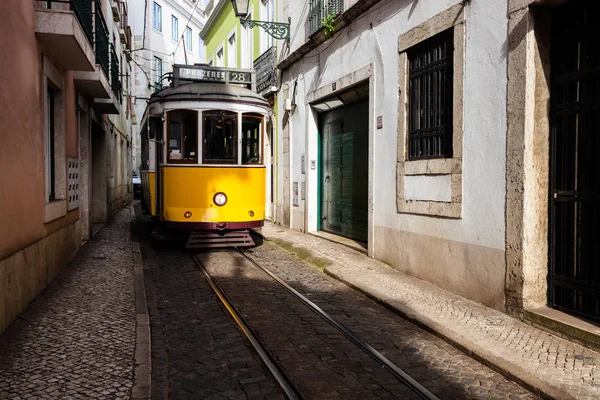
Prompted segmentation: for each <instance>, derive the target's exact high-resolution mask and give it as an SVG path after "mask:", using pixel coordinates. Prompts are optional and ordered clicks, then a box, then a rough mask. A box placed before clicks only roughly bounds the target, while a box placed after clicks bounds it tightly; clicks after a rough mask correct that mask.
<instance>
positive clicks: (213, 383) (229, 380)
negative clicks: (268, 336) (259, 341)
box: [134, 203, 285, 400]
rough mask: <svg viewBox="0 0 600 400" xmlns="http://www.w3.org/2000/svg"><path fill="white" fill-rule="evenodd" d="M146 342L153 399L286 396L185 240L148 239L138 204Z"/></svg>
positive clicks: (146, 224) (150, 226)
mask: <svg viewBox="0 0 600 400" xmlns="http://www.w3.org/2000/svg"><path fill="white" fill-rule="evenodd" d="M136 216H137V222H136V226H135V230H134V232H135V236H136V237H137V239H139V241H140V245H141V250H142V257H143V262H144V280H145V283H146V295H147V300H148V313H149V318H150V327H151V341H152V399H154V400H166V399H173V400H184V399H192V400H195V399H215V400H217V399H218V400H222V399H236V400H238V399H239V400H242V399H271V400H275V399H284V398H285V396H284V395H283V393H282V391H281V389H280V388H279V386H278V385H277V382H276V381H275V380H274V379H273V377H272V376H271V374H270V373H269V371H268V370H267V369H266V368H265V367H264V366H263V363H262V361H261V359H260V357H259V356H258V355H257V354H256V352H255V351H254V349H253V348H252V346H251V345H250V343H249V342H248V340H247V339H246V337H245V336H244V334H243V333H242V332H241V330H240V329H238V327H237V326H236V324H235V322H234V320H233V319H232V318H231V316H230V315H229V314H228V313H227V310H226V309H225V308H224V307H223V306H222V305H221V303H220V301H219V299H218V298H217V296H216V295H215V294H214V293H213V292H212V289H211V288H210V286H209V285H208V284H207V283H206V282H205V280H204V278H203V277H202V274H201V273H200V271H198V270H197V269H196V267H195V265H194V262H193V261H192V259H191V257H190V254H189V253H187V252H184V251H182V248H183V244H181V243H171V244H157V243H154V245H155V246H154V247H153V246H151V245H150V243H149V240H148V239H149V236H150V232H151V231H152V229H153V228H154V224H153V223H152V222H151V220H150V218H149V217H148V216H146V215H143V214H142V213H141V209H140V207H139V203H137V204H136Z"/></svg>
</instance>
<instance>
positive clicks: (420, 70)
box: [274, 0, 600, 341]
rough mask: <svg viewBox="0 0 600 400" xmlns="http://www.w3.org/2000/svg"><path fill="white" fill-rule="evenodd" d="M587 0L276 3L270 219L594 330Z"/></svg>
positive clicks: (598, 220) (536, 314)
mask: <svg viewBox="0 0 600 400" xmlns="http://www.w3.org/2000/svg"><path fill="white" fill-rule="evenodd" d="M592 3H593V2H589V1H579V0H560V1H552V0H523V1H522V0H500V1H493V2H490V1H469V0H462V1H458V0H435V1H434V0H425V1H413V0H402V1H378V0H328V1H310V2H308V3H307V4H306V7H305V4H303V3H296V2H288V3H287V4H284V5H283V6H282V7H281V9H280V10H279V15H278V17H279V20H280V21H283V20H286V19H287V18H288V17H291V19H292V26H291V32H292V34H291V41H290V49H289V52H288V53H287V54H286V55H285V56H284V57H282V61H281V62H280V63H279V65H278V67H279V69H280V70H282V76H283V78H282V82H283V86H282V97H283V98H284V99H285V100H283V101H280V102H279V104H278V107H279V111H280V112H281V113H282V114H281V115H282V116H283V117H282V119H281V135H280V137H279V143H278V147H277V149H278V159H279V160H280V163H279V165H278V174H277V176H278V179H279V182H278V185H277V187H278V189H279V190H278V192H277V196H276V207H275V213H274V221H275V222H276V223H280V224H283V225H286V226H290V227H291V228H293V229H297V230H301V231H305V232H313V233H318V232H325V235H331V234H333V235H337V237H341V238H343V240H345V241H346V242H347V241H348V239H350V240H353V241H355V242H358V244H360V245H362V247H364V248H365V249H366V252H368V254H369V255H370V256H372V257H375V258H377V259H380V260H382V261H384V262H386V263H388V264H390V265H391V266H393V267H394V268H396V269H398V270H400V271H403V272H406V273H408V274H410V275H413V276H416V277H418V278H421V279H424V280H427V281H429V282H432V283H434V284H435V285H437V286H439V287H441V288H444V289H446V290H449V291H451V292H454V293H457V294H460V295H462V296H465V297H467V298H469V299H472V300H475V301H478V302H480V303H483V304H485V305H487V306H490V307H493V308H495V309H498V310H502V311H505V312H508V313H510V314H513V315H516V316H519V317H522V318H525V319H528V320H530V321H532V323H535V324H539V325H546V326H548V329H551V330H553V331H562V332H563V333H564V334H566V335H572V334H573V332H583V333H581V335H579V337H580V339H581V340H584V341H589V340H590V339H588V338H590V337H595V338H596V339H591V341H594V340H597V331H596V330H595V328H593V326H592V325H590V324H588V323H587V322H586V321H596V322H598V321H599V320H600V274H599V273H598V272H597V271H599V270H600V265H598V260H600V248H599V247H598V245H597V244H598V241H599V240H600V239H599V238H600V211H598V206H597V205H598V204H599V196H600V181H599V180H598V179H597V177H598V173H597V171H598V170H599V168H600V164H599V162H598V157H597V156H595V155H594V150H593V149H595V148H596V147H597V146H596V144H597V143H598V142H597V140H598V139H597V137H598V136H597V134H596V133H595V132H596V130H595V129H596V128H595V127H597V126H598V117H597V115H598V109H599V107H600V95H599V94H598V91H597V85H596V83H594V82H597V79H598V74H599V73H600V72H599V71H600V69H598V65H597V63H596V61H593V60H597V59H599V58H598V57H599V55H598V53H599V50H598V49H599V48H598V46H597V43H596V42H595V41H594V40H595V39H594V38H595V37H596V36H597V35H596V34H594V32H597V24H595V21H594V19H593V18H592V17H591V15H593V14H592V7H593V6H592ZM557 321H558V323H556V322H557ZM564 321H569V322H568V324H569V325H568V326H569V327H568V328H565V327H566V326H567V324H564ZM586 324H587V325H586ZM574 326H576V327H577V329H573V327H574ZM563 328H564V329H563Z"/></svg>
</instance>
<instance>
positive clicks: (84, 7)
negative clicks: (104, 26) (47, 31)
mask: <svg viewBox="0 0 600 400" xmlns="http://www.w3.org/2000/svg"><path fill="white" fill-rule="evenodd" d="M36 4H37V6H38V7H42V8H47V9H52V10H71V11H73V14H75V18H77V21H79V25H81V28H82V29H83V32H84V33H85V36H86V37H87V39H88V41H89V42H90V44H93V42H94V15H93V12H92V0H43V1H37V2H36Z"/></svg>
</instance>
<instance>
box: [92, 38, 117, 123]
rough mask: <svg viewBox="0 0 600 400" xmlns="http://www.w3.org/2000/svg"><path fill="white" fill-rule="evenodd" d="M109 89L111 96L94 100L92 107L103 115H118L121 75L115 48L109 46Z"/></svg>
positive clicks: (111, 45)
mask: <svg viewBox="0 0 600 400" xmlns="http://www.w3.org/2000/svg"><path fill="white" fill-rule="evenodd" d="M110 88H111V94H110V96H109V98H108V99H106V98H96V99H94V105H95V106H96V109H97V110H98V111H100V112H102V113H104V114H120V113H121V104H122V102H123V96H122V95H121V75H120V72H119V58H118V56H117V52H116V50H115V46H114V45H113V44H112V43H111V44H110Z"/></svg>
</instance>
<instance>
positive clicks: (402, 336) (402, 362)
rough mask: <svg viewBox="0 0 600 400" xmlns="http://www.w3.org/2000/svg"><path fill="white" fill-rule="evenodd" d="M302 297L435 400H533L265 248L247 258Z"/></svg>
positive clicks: (428, 337)
mask: <svg viewBox="0 0 600 400" xmlns="http://www.w3.org/2000/svg"><path fill="white" fill-rule="evenodd" d="M249 255H250V256H251V257H252V258H253V259H255V260H256V261H257V262H259V263H260V264H261V265H263V266H267V267H268V268H269V269H270V270H271V271H272V272H274V273H276V274H277V275H279V276H280V277H282V278H283V279H284V280H285V281H286V282H288V284H290V285H292V287H294V288H295V289H296V290H298V291H299V292H301V293H303V294H304V295H306V296H308V297H309V298H310V299H311V300H312V301H313V302H315V303H317V305H319V306H320V307H321V308H322V309H323V310H325V311H326V312H328V313H329V314H330V315H331V316H332V317H333V318H335V319H336V320H338V321H339V322H341V323H343V324H344V325H346V326H347V327H349V328H350V329H352V330H353V331H354V332H355V333H357V334H358V336H360V337H361V338H362V339H364V340H365V341H366V342H368V343H369V344H371V345H372V346H373V347H375V348H376V349H377V350H379V351H380V352H381V353H382V354H384V355H385V356H386V357H387V358H389V359H390V360H391V361H393V362H394V363H395V364H396V365H398V366H399V367H400V368H402V369H403V370H404V371H405V372H407V373H408V374H409V375H411V376H412V377H413V378H415V379H417V380H418V381H419V383H421V384H422V385H423V386H425V387H426V388H427V389H429V390H430V391H431V392H433V393H434V394H435V395H437V396H438V397H440V398H441V399H458V398H477V399H517V398H522V399H533V398H537V396H535V395H534V394H532V393H530V392H528V391H527V390H524V389H523V388H521V387H520V386H518V385H517V384H515V383H513V382H510V381H508V380H507V379H506V378H504V377H503V376H502V375H500V374H498V373H496V372H494V371H492V370H490V369H489V368H487V367H485V366H484V365H482V364H480V363H479V362H477V361H475V360H473V359H471V358H469V357H467V356H466V355H465V354H464V353H462V352H460V351H459V350H457V349H456V348H454V347H452V346H451V345H449V344H448V343H446V342H444V341H443V340H441V339H439V338H438V337H436V336H433V335H431V334H430V333H428V332H425V331H424V330H422V329H421V328H418V327H417V326H415V325H414V324H412V323H409V322H407V321H406V320H404V319H402V318H400V317H398V316H397V315H395V314H393V313H391V312H390V311H389V310H387V309H385V308H383V307H382V306H380V305H378V304H376V303H375V302H373V301H372V300H370V299H367V298H366V297H364V296H363V295H362V294H360V293H358V292H356V291H354V290H352V289H350V288H348V287H347V286H346V285H344V284H343V283H340V282H339V281H337V280H335V279H332V278H330V277H328V276H327V275H325V274H324V273H323V272H322V271H320V270H319V269H317V268H314V267H309V266H307V265H306V264H304V263H302V262H300V261H299V260H298V259H297V258H295V257H293V256H291V255H289V254H288V253H286V252H285V251H283V250H282V249H280V248H279V247H276V246H273V245H272V244H270V243H268V242H265V243H264V244H263V245H262V246H260V247H256V248H254V249H252V250H251V251H250V254H249Z"/></svg>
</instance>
